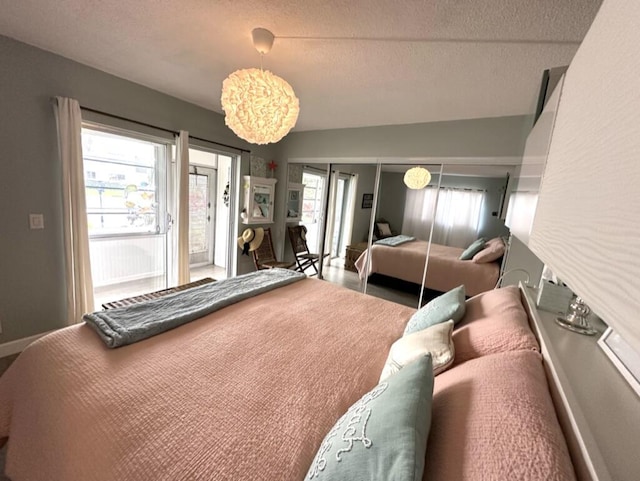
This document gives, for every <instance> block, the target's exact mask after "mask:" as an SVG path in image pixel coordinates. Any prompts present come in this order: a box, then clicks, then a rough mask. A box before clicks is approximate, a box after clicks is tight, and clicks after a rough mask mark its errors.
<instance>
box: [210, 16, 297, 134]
mask: <svg viewBox="0 0 640 481" xmlns="http://www.w3.org/2000/svg"><path fill="white" fill-rule="evenodd" d="M251 34H252V36H253V45H254V46H255V47H256V49H257V50H258V52H260V54H265V53H267V52H269V50H271V46H272V45H273V38H274V37H273V34H272V33H271V32H269V31H268V30H266V29H264V28H255V29H253V31H252V32H251ZM220 100H221V102H222V109H223V110H224V112H225V123H226V124H227V126H228V127H229V128H230V129H231V130H233V132H234V133H235V134H236V135H237V136H238V137H240V138H241V139H244V140H246V141H247V142H250V143H252V144H269V143H273V142H278V141H279V140H280V139H282V138H283V137H284V136H285V135H287V134H288V133H289V131H290V130H291V129H292V128H293V126H294V125H295V124H296V121H297V120H298V113H299V112H300V105H299V101H298V98H297V97H296V94H295V93H294V91H293V88H292V87H291V85H289V84H288V83H287V82H286V81H285V80H283V79H282V78H280V77H278V76H277V75H274V74H273V73H271V72H269V71H268V70H262V69H257V68H250V69H243V70H236V71H235V72H233V73H232V74H231V75H229V77H227V78H226V79H225V80H224V82H223V83H222V97H221V99H220Z"/></svg>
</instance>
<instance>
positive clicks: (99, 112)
mask: <svg viewBox="0 0 640 481" xmlns="http://www.w3.org/2000/svg"><path fill="white" fill-rule="evenodd" d="M80 109H82V110H86V111H87V112H93V113H94V114H99V115H106V116H107V117H111V118H113V119H118V120H123V121H125V122H132V123H134V124H138V125H142V126H144V127H149V128H151V129H156V130H161V131H163V132H168V133H170V134H173V135H178V134H179V133H180V132H177V131H175V130H171V129H166V128H164V127H158V126H157V125H152V124H148V123H146V122H140V121H139V120H133V119H128V118H126V117H121V116H120V115H115V114H110V113H108V112H103V111H101V110H96V109H92V108H89V107H85V106H83V105H81V106H80ZM189 138H191V139H193V140H199V141H200V142H208V143H210V144H214V145H220V146H222V147H227V148H229V149H235V150H239V151H240V152H251V151H250V150H247V149H243V148H241V147H236V146H235V145H229V144H223V143H221V142H214V141H213V140H209V139H203V138H200V137H196V136H195V135H189Z"/></svg>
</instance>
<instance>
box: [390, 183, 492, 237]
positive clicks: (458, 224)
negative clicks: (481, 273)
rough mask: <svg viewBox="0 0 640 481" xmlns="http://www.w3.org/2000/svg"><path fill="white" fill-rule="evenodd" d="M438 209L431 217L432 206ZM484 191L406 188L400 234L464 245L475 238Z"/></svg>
mask: <svg viewBox="0 0 640 481" xmlns="http://www.w3.org/2000/svg"><path fill="white" fill-rule="evenodd" d="M436 198H437V201H438V208H437V211H436V214H435V220H434V218H433V207H434V205H435V202H436ZM484 198H485V192H482V191H469V190H462V189H451V188H443V189H439V190H438V189H436V188H426V189H421V190H408V191H407V197H406V201H405V209H404V219H403V222H402V233H403V234H405V235H411V236H414V237H417V238H419V239H429V231H430V229H431V223H432V222H434V226H433V237H432V242H435V243H436V244H442V245H448V246H452V247H467V246H468V245H469V244H471V243H472V242H473V241H474V240H476V239H477V237H478V233H479V232H478V229H479V227H480V214H481V212H482V205H483V203H484Z"/></svg>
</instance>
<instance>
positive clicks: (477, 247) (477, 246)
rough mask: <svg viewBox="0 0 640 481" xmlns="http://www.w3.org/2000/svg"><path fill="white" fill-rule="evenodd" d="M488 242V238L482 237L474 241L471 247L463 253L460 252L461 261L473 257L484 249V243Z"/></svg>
mask: <svg viewBox="0 0 640 481" xmlns="http://www.w3.org/2000/svg"><path fill="white" fill-rule="evenodd" d="M486 243H487V239H485V238H484V237H480V239H478V240H477V241H474V242H473V243H472V244H471V245H470V246H469V247H467V248H466V249H465V250H464V251H463V252H462V254H460V260H461V261H468V260H471V259H472V258H473V256H475V255H476V254H477V253H478V252H480V251H481V250H482V249H484V245H485V244H486Z"/></svg>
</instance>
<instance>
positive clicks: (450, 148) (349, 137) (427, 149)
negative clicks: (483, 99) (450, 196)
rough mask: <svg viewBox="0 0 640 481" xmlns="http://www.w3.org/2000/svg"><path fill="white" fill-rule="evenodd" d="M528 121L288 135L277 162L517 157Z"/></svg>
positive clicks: (460, 122)
mask: <svg viewBox="0 0 640 481" xmlns="http://www.w3.org/2000/svg"><path fill="white" fill-rule="evenodd" d="M531 120H532V117H531V116H524V115H523V116H513V117H498V118H485V119H473V120H456V121H450V122H431V123H423V124H410V125H388V126H382V127H363V128H355V129H336V130H318V131H309V132H293V133H291V134H289V135H288V136H287V137H285V138H284V139H283V141H282V142H280V145H279V152H278V153H279V156H280V158H282V159H290V158H315V157H323V158H324V157H327V158H348V157H352V158H354V157H374V158H375V157H449V158H451V157H469V158H473V157H476V158H477V157H509V156H521V155H522V152H523V150H524V142H525V139H526V136H527V135H528V132H529V130H530V128H531V124H532V121H531ZM405 163H406V162H405Z"/></svg>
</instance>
